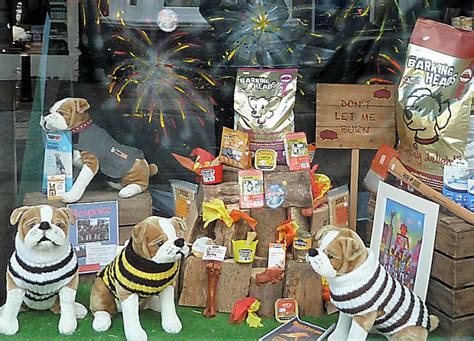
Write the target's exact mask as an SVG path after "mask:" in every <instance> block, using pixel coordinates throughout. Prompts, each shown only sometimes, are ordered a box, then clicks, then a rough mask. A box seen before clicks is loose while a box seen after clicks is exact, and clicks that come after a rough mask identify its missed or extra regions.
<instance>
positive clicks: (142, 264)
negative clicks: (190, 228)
mask: <svg viewBox="0 0 474 341" xmlns="http://www.w3.org/2000/svg"><path fill="white" fill-rule="evenodd" d="M184 229H185V223H184V220H182V219H181V218H176V217H173V218H170V219H166V218H159V217H149V218H147V219H145V220H144V221H142V222H141V223H139V224H137V225H135V226H134V227H133V230H132V237H131V239H130V241H129V242H128V244H127V245H126V247H125V248H124V249H123V250H122V252H121V253H120V254H119V255H118V256H117V257H116V258H115V260H113V261H112V262H111V263H110V264H109V265H107V266H106V267H105V268H104V269H103V270H102V271H101V272H100V273H99V274H98V276H97V278H96V279H95V281H94V284H93V285H92V289H91V311H92V313H93V314H94V321H93V324H92V327H93V328H94V330H96V331H98V332H103V331H106V330H108V329H109V328H110V325H111V316H112V315H115V314H116V313H117V311H118V309H121V310H122V315H123V324H124V330H125V336H126V338H127V340H137V341H138V340H140V341H143V340H146V339H147V334H146V332H145V331H144V330H143V328H142V326H141V325H140V319H139V314H138V312H139V306H141V307H142V308H143V309H151V310H154V311H161V325H162V327H163V329H164V330H165V331H166V332H167V333H172V334H175V333H179V332H180V331H181V328H182V326H181V321H180V320H179V317H178V315H177V314H176V310H175V303H174V285H175V279H176V276H177V274H178V269H179V261H180V260H181V259H183V258H184V257H186V256H187V255H188V253H189V248H188V246H186V244H185V242H184V239H183V238H181V237H180V235H181V233H182V231H184ZM140 301H141V302H140ZM117 304H118V305H117Z"/></svg>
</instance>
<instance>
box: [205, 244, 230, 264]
mask: <svg viewBox="0 0 474 341" xmlns="http://www.w3.org/2000/svg"><path fill="white" fill-rule="evenodd" d="M226 250H227V248H226V247H225V246H220V245H207V246H206V248H205V249H204V255H203V256H202V259H203V260H216V261H219V262H223V261H224V258H225V252H226Z"/></svg>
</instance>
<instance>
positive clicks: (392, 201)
mask: <svg viewBox="0 0 474 341" xmlns="http://www.w3.org/2000/svg"><path fill="white" fill-rule="evenodd" d="M438 211H439V205H438V204H436V203H433V202H431V201H428V200H425V199H423V198H420V197H417V196H415V195H413V194H410V193H408V192H406V191H402V190H400V189H398V188H395V187H393V186H390V185H388V184H386V183H384V182H382V181H381V182H379V187H378V191H377V201H376V204H375V216H374V226H373V228H372V238H371V243H370V248H371V249H372V251H373V252H374V254H375V256H376V257H377V258H378V259H379V262H380V264H382V265H383V266H384V267H385V269H386V270H387V272H388V273H389V274H390V275H392V277H394V278H396V279H398V280H399V281H400V282H401V283H403V284H405V285H406V286H407V287H408V288H410V289H412V290H414V291H415V293H416V294H417V295H419V296H420V297H421V298H422V299H425V297H426V292H427V291H428V281H429V278H430V271H431V260H432V258H433V249H434V242H435V235H436V224H437V221H438Z"/></svg>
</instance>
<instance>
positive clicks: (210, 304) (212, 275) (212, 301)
mask: <svg viewBox="0 0 474 341" xmlns="http://www.w3.org/2000/svg"><path fill="white" fill-rule="evenodd" d="M221 265H222V262H217V261H209V262H208V263H207V265H206V269H207V303H206V308H205V309H204V312H203V315H204V316H206V317H215V316H216V311H217V298H216V289H217V283H218V281H219V276H220V274H221Z"/></svg>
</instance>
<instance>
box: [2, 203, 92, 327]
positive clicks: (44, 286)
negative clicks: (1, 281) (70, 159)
mask: <svg viewBox="0 0 474 341" xmlns="http://www.w3.org/2000/svg"><path fill="white" fill-rule="evenodd" d="M74 221H75V217H74V215H73V213H72V211H71V210H70V209H68V208H59V209H58V208H54V207H51V206H46V205H43V206H33V207H27V206H24V207H20V208H17V209H15V210H14V211H13V213H12V215H11V217H10V222H11V224H12V225H14V224H17V223H18V231H17V234H16V237H15V251H14V253H13V255H12V256H11V258H10V262H9V264H8V269H7V300H6V303H5V305H4V306H3V312H2V313H1V317H0V334H5V335H13V334H15V333H16V332H17V331H18V328H19V325H18V319H17V315H18V312H19V311H20V308H22V307H24V308H30V309H35V310H47V309H51V310H52V311H53V312H55V313H60V314H61V317H60V319H59V332H60V333H61V334H66V335H67V334H72V333H73V332H74V331H75V330H76V327H77V318H83V317H84V316H85V315H86V314H87V310H86V308H85V307H84V306H82V305H81V304H79V303H76V302H75V299H76V290H77V286H78V282H79V279H78V272H77V270H78V264H77V258H76V255H75V253H74V251H73V249H72V247H71V244H70V243H69V237H68V231H69V224H70V223H73V222H74Z"/></svg>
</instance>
